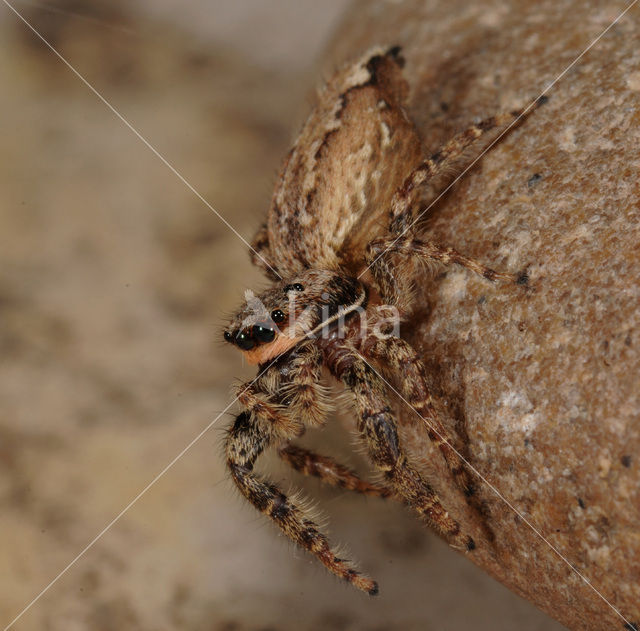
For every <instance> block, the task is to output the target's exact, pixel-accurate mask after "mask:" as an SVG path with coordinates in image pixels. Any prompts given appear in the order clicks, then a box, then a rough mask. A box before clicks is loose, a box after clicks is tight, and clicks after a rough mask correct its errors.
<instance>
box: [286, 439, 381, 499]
mask: <svg viewBox="0 0 640 631" xmlns="http://www.w3.org/2000/svg"><path fill="white" fill-rule="evenodd" d="M278 455H279V456H280V457H281V458H282V459H283V460H284V461H285V462H286V463H287V464H288V465H290V466H291V467H292V468H293V469H295V470H296V471H299V472H300V473H303V474H304V475H308V476H314V477H317V478H320V480H322V481H323V482H325V483H326V484H329V485H331V486H336V487H339V488H342V489H347V490H349V491H356V492H357V493H362V494H363V495H371V496H374V497H389V496H390V495H393V493H392V491H391V490H390V489H387V488H385V487H382V486H376V485H374V484H371V483H370V482H367V481H366V480H363V479H362V478H360V477H359V476H358V474H357V473H355V471H352V470H351V469H349V468H348V467H345V466H343V465H341V464H339V463H338V462H336V461H335V460H333V459H332V458H329V457H327V456H321V455H319V454H316V453H314V452H312V451H309V450H307V449H303V448H302V447H297V446H296V445H286V446H284V447H280V448H279V449H278Z"/></svg>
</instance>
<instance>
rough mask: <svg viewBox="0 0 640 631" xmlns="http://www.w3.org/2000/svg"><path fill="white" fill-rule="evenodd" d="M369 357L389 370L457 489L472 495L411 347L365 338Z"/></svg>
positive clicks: (395, 339)
mask: <svg viewBox="0 0 640 631" xmlns="http://www.w3.org/2000/svg"><path fill="white" fill-rule="evenodd" d="M362 346H363V349H366V351H365V352H366V354H367V355H368V356H369V357H372V358H374V359H377V360H380V361H381V363H382V364H383V365H387V366H389V374H393V375H398V377H397V384H398V386H399V390H400V394H401V395H402V398H403V399H404V401H405V402H406V403H407V404H408V405H409V406H410V407H411V408H412V409H413V410H414V411H415V412H416V413H417V414H418V416H419V417H420V418H421V419H423V420H424V422H425V425H426V428H427V435H428V436H429V439H430V440H431V442H432V443H433V444H434V445H435V446H437V447H438V449H439V450H440V452H441V453H442V456H443V458H444V460H445V462H446V464H447V467H448V468H449V471H451V474H452V476H453V478H454V480H455V483H456V484H457V486H458V488H460V489H462V490H463V491H464V493H465V494H466V495H472V494H473V488H474V487H473V483H472V481H471V478H470V476H469V473H468V472H467V470H466V468H465V467H464V463H463V461H462V460H461V458H460V456H458V454H457V453H456V452H455V451H454V449H453V445H454V444H455V441H454V440H453V439H452V437H451V436H450V435H449V433H448V432H447V430H446V429H445V427H444V426H443V425H442V422H441V421H440V418H439V417H438V413H437V412H436V409H435V406H434V401H433V398H432V396H431V393H430V392H429V387H428V386H427V379H426V373H425V367H424V364H423V363H422V360H421V359H420V357H419V356H418V354H417V353H416V351H415V350H414V349H413V347H412V346H411V345H410V344H408V343H407V342H405V341H404V340H402V339H400V338H398V337H387V338H380V337H379V336H377V335H371V336H369V337H368V338H367V339H366V340H365V341H364V342H363V345H362Z"/></svg>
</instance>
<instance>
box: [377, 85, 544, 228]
mask: <svg viewBox="0 0 640 631" xmlns="http://www.w3.org/2000/svg"><path fill="white" fill-rule="evenodd" d="M545 101H546V98H544V97H543V98H541V99H539V100H538V101H537V102H536V105H535V107H533V108H531V109H530V110H529V111H528V112H527V114H529V113H530V112H532V111H533V110H534V109H535V108H536V107H538V106H539V105H541V104H542V103H544V102H545ZM523 113H524V111H523V110H515V111H513V112H505V113H503V114H498V115H496V116H491V117H489V118H486V119H485V120H483V121H482V122H480V123H478V124H476V125H472V126H471V127H469V128H468V129H465V130H464V131H463V132H462V133H460V134H457V135H456V136H454V137H453V138H452V139H451V140H449V142H447V143H446V144H445V145H444V146H443V147H442V148H441V149H440V151H437V152H436V153H434V154H433V155H432V156H431V157H430V158H427V159H426V160H424V161H423V162H422V163H421V164H419V165H418V166H417V167H416V168H415V169H414V170H413V171H412V172H411V173H410V174H409V175H408V176H407V177H406V178H405V180H404V182H403V183H402V185H401V186H400V187H399V188H398V190H397V191H396V193H395V195H394V196H393V199H392V201H391V212H390V221H391V223H390V228H389V229H390V232H391V233H393V234H395V235H399V234H404V233H405V232H408V231H409V228H410V226H411V225H412V224H413V222H414V221H415V219H416V217H415V211H416V207H417V206H416V203H415V202H416V198H417V192H418V189H419V187H421V186H424V185H425V184H427V183H429V182H431V181H432V180H434V179H435V178H438V177H440V176H443V175H445V174H450V173H455V172H456V171H457V170H459V163H460V161H461V160H463V159H464V158H465V157H467V154H468V151H469V150H470V149H471V148H472V147H474V146H478V153H479V152H480V150H481V149H482V148H483V147H485V146H486V145H487V144H488V143H489V141H490V140H491V139H493V138H494V137H495V136H497V135H498V133H499V132H501V131H502V132H504V131H506V130H507V129H508V128H509V126H510V125H514V126H515V123H516V122H518V123H519V122H520V121H521V120H523V118H524V117H523V116H522V115H523ZM491 132H494V133H491Z"/></svg>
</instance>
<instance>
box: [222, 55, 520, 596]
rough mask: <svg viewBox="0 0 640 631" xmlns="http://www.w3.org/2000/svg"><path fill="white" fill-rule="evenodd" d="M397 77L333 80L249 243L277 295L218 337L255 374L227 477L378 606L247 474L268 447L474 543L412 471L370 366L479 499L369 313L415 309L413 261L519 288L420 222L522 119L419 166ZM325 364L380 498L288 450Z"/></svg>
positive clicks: (415, 368) (314, 399)
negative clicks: (446, 180)
mask: <svg viewBox="0 0 640 631" xmlns="http://www.w3.org/2000/svg"><path fill="white" fill-rule="evenodd" d="M403 65H404V60H403V58H402V57H401V55H400V49H399V48H398V47H395V48H391V49H375V50H372V51H370V52H369V53H368V54H366V55H365V56H364V57H362V58H361V59H360V60H358V61H357V62H356V63H354V64H352V65H349V66H347V67H344V68H342V69H341V70H340V71H338V72H337V74H336V75H335V76H334V77H333V78H332V79H331V80H330V81H329V82H328V84H327V85H326V86H325V87H324V88H323V89H322V90H321V91H320V93H319V96H318V105H317V107H316V108H315V110H314V111H313V112H312V114H311V115H310V117H309V119H308V120H307V122H306V123H305V125H304V126H303V129H302V132H301V133H300V135H299V137H298V139H297V141H296V143H295V144H294V146H293V148H292V150H291V151H290V153H289V155H288V157H287V158H286V160H285V162H284V166H283V168H282V171H281V173H280V176H279V180H278V184H277V186H276V189H275V192H274V195H273V198H272V202H271V206H270V209H269V214H268V217H267V221H266V223H265V224H264V225H263V226H262V228H261V229H260V230H259V231H258V234H257V235H256V237H255V240H254V242H253V248H254V252H253V255H252V258H253V262H254V263H255V264H256V265H258V266H260V267H261V268H262V269H263V270H264V271H265V272H266V274H267V276H269V278H270V279H271V280H273V281H274V284H273V286H272V287H271V288H270V289H268V290H267V291H265V292H264V293H262V294H260V295H259V296H255V295H254V294H253V293H252V292H247V295H246V298H247V304H246V305H245V306H244V307H243V308H242V309H240V310H239V311H238V312H237V313H236V315H235V316H234V317H233V318H232V320H231V322H230V324H229V326H228V327H227V330H226V331H225V333H224V338H225V340H226V341H227V342H229V343H231V344H233V345H235V346H237V347H238V348H239V349H240V350H241V351H242V352H243V353H244V355H245V357H246V359H247V360H248V361H249V362H250V363H252V364H257V365H258V366H259V375H258V377H257V378H256V379H255V380H254V381H253V382H250V383H248V384H244V385H242V386H240V387H239V388H238V400H239V401H240V403H241V404H242V406H243V408H244V411H242V412H241V413H240V414H239V415H238V416H237V418H236V421H235V423H234V424H233V426H232V427H231V429H230V430H229V432H228V435H227V438H226V461H227V466H228V468H229V471H230V473H231V477H232V478H233V480H234V482H235V484H236V485H237V487H238V489H239V490H240V492H241V493H242V494H243V495H244V496H245V497H246V498H247V499H248V500H249V502H251V503H252V504H253V505H254V506H255V507H256V508H257V509H258V510H259V511H261V512H262V513H265V514H266V515H268V516H269V517H270V518H271V519H272V520H273V521H274V522H275V523H276V525H277V526H278V527H279V528H280V529H281V530H282V532H283V533H284V534H285V535H286V536H287V537H289V538H290V539H291V540H293V541H295V542H296V543H297V544H298V545H300V546H302V547H303V548H304V549H306V550H308V551H309V552H310V553H311V554H313V555H315V556H316V557H317V558H318V560H319V561H320V562H321V563H323V564H324V565H325V566H326V567H327V568H328V569H329V570H330V571H331V572H333V573H334V574H336V575H337V576H339V577H341V578H343V579H345V580H347V581H348V582H350V583H352V584H353V585H354V586H355V587H357V588H358V589H361V590H363V591H365V592H368V593H369V594H376V593H377V591H378V586H377V583H376V582H375V581H373V580H371V579H370V578H368V577H366V576H364V575H363V574H361V573H360V572H359V571H358V570H356V569H355V568H354V566H353V565H352V564H351V563H350V562H349V561H347V560H345V559H342V558H339V556H338V555H337V553H336V552H335V551H334V549H333V548H332V546H331V545H330V543H329V540H328V539H327V537H326V536H325V535H324V534H323V533H322V532H321V530H320V528H319V526H317V525H316V523H314V521H312V519H311V518H310V516H309V515H308V514H307V512H306V511H305V510H304V509H303V508H302V507H301V506H300V505H299V504H298V503H296V502H295V501H293V500H292V499H290V498H289V497H287V496H286V495H284V494H283V493H282V492H281V491H280V489H278V488H277V487H276V486H274V485H273V484H271V483H270V482H268V481H266V480H263V479H261V477H259V476H258V475H256V474H255V473H254V471H253V468H254V463H255V462H256V459H257V458H258V456H260V454H261V453H262V452H263V451H265V450H266V449H267V448H269V447H275V448H276V449H277V451H278V454H279V455H280V457H281V458H283V459H284V461H285V462H287V463H288V464H290V465H291V466H292V467H293V468H294V469H296V470H297V471H300V472H302V473H305V474H307V475H312V476H317V477H319V478H320V479H322V480H323V481H324V482H327V483H329V484H332V485H335V486H340V487H343V488H346V489H351V490H354V491H358V492H361V493H365V494H368V495H375V496H383V497H385V496H389V495H395V496H396V497H397V498H398V499H401V500H402V501H404V502H405V503H406V504H407V505H409V506H410V507H411V508H413V509H414V510H415V511H416V512H417V513H418V514H419V515H420V516H421V517H423V518H424V519H425V520H426V521H427V522H428V523H429V524H430V525H431V526H432V527H433V528H435V529H436V530H437V531H438V532H440V533H441V534H442V535H443V536H444V537H445V538H446V539H447V540H448V541H449V542H450V544H451V545H453V546H455V547H457V548H459V549H463V550H473V549H474V548H475V543H474V541H473V539H472V538H471V537H469V536H468V535H467V534H465V533H464V532H462V531H461V529H460V526H459V524H458V522H457V521H456V520H455V519H454V518H452V517H451V516H450V515H449V513H448V512H447V510H446V508H445V507H444V506H443V505H442V503H441V501H440V499H439V497H438V495H437V494H436V492H435V491H434V489H433V488H432V487H431V486H430V485H429V483H428V482H427V481H426V480H424V479H423V478H422V477H421V476H420V474H419V473H418V472H417V470H416V469H415V468H414V466H413V465H412V464H411V463H410V462H409V461H408V459H407V456H406V454H405V452H404V450H403V447H402V445H401V444H400V441H399V439H398V433H397V428H396V420H395V418H394V415H393V413H392V409H391V405H390V402H389V399H388V392H387V388H386V384H385V383H384V381H383V380H382V378H381V377H380V376H379V373H378V372H377V370H376V369H374V367H376V366H377V367H378V369H381V371H383V372H384V373H386V374H388V375H392V376H394V377H393V380H394V381H395V384H396V386H397V388H398V390H399V392H400V393H401V395H402V397H403V398H404V399H405V400H406V401H407V402H408V403H409V404H410V405H411V406H412V407H413V408H414V409H415V410H416V411H417V412H418V413H419V414H420V415H421V416H422V417H423V418H424V419H426V420H427V421H428V425H429V427H428V429H427V431H428V435H429V438H430V439H431V440H432V441H434V443H435V444H437V446H438V447H439V450H440V453H441V454H442V457H443V458H444V460H445V462H446V465H447V468H448V470H449V471H450V473H451V475H452V476H453V478H454V480H455V483H456V484H457V486H458V487H459V488H460V489H461V491H462V492H465V493H467V494H470V493H471V492H472V486H471V483H470V480H469V477H468V473H467V471H466V469H465V468H464V467H463V466H462V463H461V462H460V460H459V459H458V458H457V457H456V454H455V453H454V451H453V450H452V448H451V447H450V445H449V442H451V441H450V439H449V438H448V436H447V432H446V431H445V429H444V427H443V425H442V424H441V422H440V420H439V419H438V416H437V415H436V412H435V409H434V406H433V401H432V399H431V395H430V393H429V390H428V388H427V384H426V380H425V369H424V366H423V364H422V361H421V359H420V357H419V356H418V355H417V354H416V352H415V351H414V350H413V348H412V347H411V346H410V345H409V344H408V343H407V342H406V341H404V340H403V339H401V338H400V337H398V336H397V335H392V334H387V335H378V334H374V332H372V329H376V331H380V330H381V327H382V329H384V323H383V322H382V316H381V315H380V313H379V311H378V310H377V308H376V307H377V306H378V305H380V304H386V305H391V306H393V307H395V308H397V309H398V310H399V312H400V313H401V314H403V315H404V314H407V313H409V312H410V311H411V307H412V301H413V298H412V295H413V294H412V282H413V279H414V276H415V274H414V267H413V265H412V263H413V262H420V261H427V262H439V263H443V264H450V263H457V264H458V265H461V266H463V267H466V268H467V269H469V270H471V271H473V272H475V273H477V274H480V275H481V276H483V277H484V278H486V279H489V280H494V279H498V278H501V279H506V280H511V281H516V282H519V283H521V284H522V283H526V275H524V274H521V275H520V276H515V275H510V274H499V273H497V272H495V271H493V270H492V269H490V268H488V267H486V266H485V265H482V264H481V263H478V262H476V261H474V260H472V259H470V258H468V257H466V256H463V255H462V254H459V253H458V252H456V251H455V250H453V249H452V248H447V247H442V246H440V245H437V244H435V243H431V242H429V241H425V240H421V239H419V238H418V236H417V235H418V232H417V226H416V225H414V220H415V219H416V214H417V209H418V206H419V203H420V199H419V192H420V188H421V187H423V186H424V185H427V184H429V185H431V184H433V183H434V182H435V181H436V180H437V178H439V177H440V176H442V175H443V174H445V175H446V174H447V173H449V174H450V173H451V172H452V170H454V169H455V168H456V167H458V166H459V164H460V162H461V160H462V159H463V158H464V157H465V155H466V154H468V153H469V151H468V150H469V149H470V148H473V147H477V146H478V145H479V144H482V142H483V141H487V139H488V138H490V137H491V136H488V135H487V134H488V133H489V132H493V133H494V135H495V133H497V131H499V130H504V129H505V127H506V126H507V125H508V124H510V123H512V122H514V121H515V120H516V119H517V118H519V117H520V115H521V113H522V112H520V111H516V112H511V113H508V114H502V115H499V116H493V117H491V118H488V119H486V120H484V121H482V122H481V123H479V124H477V125H473V126H471V127H470V128H469V129H467V130H466V131H464V132H462V133H461V134H459V135H457V136H455V137H454V138H453V139H451V140H450V141H449V142H447V143H446V144H445V145H444V146H443V147H442V148H441V149H440V151H438V152H437V153H435V154H433V155H432V156H431V157H430V158H428V159H424V153H423V150H422V146H421V142H420V138H419V136H418V133H417V131H416V129H415V127H414V126H413V124H412V123H411V122H410V120H409V118H408V116H407V114H406V113H405V110H404V109H403V102H404V101H405V98H406V96H407V92H408V85H407V83H406V81H405V80H404V79H403V77H402V67H403ZM485 144H486V142H485ZM367 269H369V270H370V271H369V272H368V273H367V275H364V276H362V278H361V276H359V274H360V275H361V273H362V272H363V271H364V270H367ZM363 314H364V315H366V317H367V318H368V321H367V327H366V328H365V327H362V326H361V320H362V317H363ZM338 325H340V326H338ZM376 325H380V326H378V327H377V328H376ZM321 333H322V334H321ZM323 366H324V367H326V368H328V370H329V371H330V373H331V374H332V375H333V376H334V377H335V378H336V379H337V380H338V381H341V382H342V384H344V386H345V387H346V388H347V389H348V390H350V391H351V393H352V394H353V398H354V400H355V409H356V411H357V417H358V419H357V428H358V431H359V433H360V434H361V436H362V438H363V439H364V442H365V444H366V447H367V450H368V453H369V456H370V458H371V461H372V462H373V464H374V465H375V467H376V468H377V469H379V470H380V471H381V472H382V474H383V475H384V479H385V485H384V486H381V485H380V486H377V485H374V484H371V483H369V482H366V481H364V480H362V479H360V478H359V477H358V476H357V475H356V473H355V472H353V471H351V470H350V469H348V468H346V467H344V466H342V465H340V464H338V463H337V462H335V461H334V460H332V459H331V458H329V457H326V456H320V455H317V454H315V453H313V452H311V451H308V450H305V449H302V448H300V447H297V446H295V445H293V444H291V442H290V441H291V439H294V438H296V437H298V436H300V435H301V434H302V433H303V432H304V430H305V427H306V426H320V425H322V424H323V423H325V420H326V415H327V412H328V410H329V409H330V405H329V401H328V397H327V394H326V392H325V389H324V388H323V386H322V385H321V371H322V368H323Z"/></svg>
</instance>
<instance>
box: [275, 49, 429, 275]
mask: <svg viewBox="0 0 640 631" xmlns="http://www.w3.org/2000/svg"><path fill="white" fill-rule="evenodd" d="M402 65H403V60H402V58H401V57H400V56H399V52H398V50H397V49H392V50H390V51H386V52H385V51H383V50H381V49H377V50H374V51H370V52H369V53H368V54H366V55H365V56H363V58H362V60H361V61H360V62H359V63H357V64H355V65H350V66H348V67H346V68H344V69H342V70H341V71H339V72H338V73H337V74H336V76H335V77H334V78H333V79H332V80H331V81H330V83H329V84H328V85H327V86H325V88H324V89H323V90H322V91H321V92H320V95H319V98H318V104H317V106H316V108H315V109H314V111H313V113H312V114H311V116H310V117H309V119H308V120H307V122H306V123H305V125H304V127H303V129H302V132H301V133H300V135H299V137H298V139H297V141H296V143H295V145H294V147H293V149H292V150H291V152H290V153H289V156H288V157H287V159H286V161H285V164H284V167H283V169H282V172H281V175H280V178H279V181H278V184H277V186H276V189H275V192H274V195H273V199H272V202H271V207H270V210H269V215H268V222H267V226H268V233H269V243H270V251H271V254H272V257H273V259H274V262H275V264H276V265H277V267H278V269H279V271H280V272H281V273H282V274H283V275H291V274H295V273H296V272H298V271H300V270H301V269H304V268H309V267H316V268H320V269H338V268H340V267H346V268H347V269H349V270H350V271H351V272H352V273H355V272H356V271H357V270H358V269H359V267H360V265H361V264H362V262H363V260H364V248H365V246H366V243H368V242H369V241H370V240H371V239H372V238H375V237H376V236H381V235H382V234H384V233H385V232H386V230H387V228H388V223H389V215H388V212H389V205H390V201H391V198H392V196H393V193H394V191H395V190H396V189H397V187H398V186H399V185H400V184H401V183H402V181H403V178H404V176H405V175H406V173H408V172H409V171H410V170H411V168H412V167H413V166H415V164H417V163H418V162H419V161H420V158H421V146H420V141H419V138H418V135H417V133H416V131H415V128H414V126H413V124H412V123H411V122H410V121H409V120H408V118H407V117H406V115H405V113H404V110H403V109H402V102H403V100H404V98H405V96H406V92H407V84H406V82H405V80H404V79H403V78H402V73H401V67H402ZM291 244H295V247H291Z"/></svg>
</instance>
